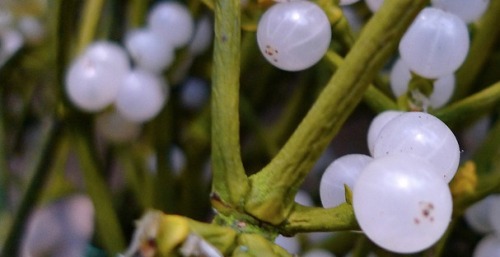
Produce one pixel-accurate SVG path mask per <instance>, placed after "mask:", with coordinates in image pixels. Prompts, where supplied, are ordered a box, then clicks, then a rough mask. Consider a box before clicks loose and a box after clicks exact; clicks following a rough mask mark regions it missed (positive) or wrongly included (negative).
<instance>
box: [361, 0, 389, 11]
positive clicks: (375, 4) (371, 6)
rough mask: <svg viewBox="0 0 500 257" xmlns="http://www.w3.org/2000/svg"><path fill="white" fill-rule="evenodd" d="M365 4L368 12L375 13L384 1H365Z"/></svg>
mask: <svg viewBox="0 0 500 257" xmlns="http://www.w3.org/2000/svg"><path fill="white" fill-rule="evenodd" d="M365 3H366V5H367V6H368V9H370V11H372V12H376V11H378V9H379V8H380V6H382V4H383V3H384V0H365Z"/></svg>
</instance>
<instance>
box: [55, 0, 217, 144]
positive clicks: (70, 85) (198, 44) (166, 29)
mask: <svg viewBox="0 0 500 257" xmlns="http://www.w3.org/2000/svg"><path fill="white" fill-rule="evenodd" d="M211 38H212V30H211V20H210V18H209V17H208V16H203V17H202V18H200V20H199V22H198V23H197V24H196V26H195V24H194V21H193V18H192V16H191V14H190V12H189V10H188V9H187V8H186V7H185V6H184V5H182V4H180V3H177V2H161V3H158V4H156V5H155V6H154V7H153V9H152V10H151V11H150V12H149V15H148V19H147V26H146V27H143V28H139V29H136V30H133V31H130V32H129V33H127V35H126V36H125V39H124V46H125V47H122V46H120V45H119V44H117V43H113V42H109V41H97V42H94V43H92V44H90V45H89V46H88V47H87V48H86V49H85V51H84V52H83V53H82V54H81V55H80V56H78V57H77V58H76V59H75V60H74V61H73V62H72V64H71V66H70V68H69V70H68V72H67V74H66V84H65V89H66V93H67V95H68V97H69V100H70V101H71V102H72V103H73V104H74V105H75V106H77V107H78V108H79V109H81V110H83V111H86V112H100V111H102V110H104V109H106V108H108V106H110V105H112V104H113V105H114V107H115V108H114V109H115V110H113V111H112V112H109V113H104V114H102V115H101V117H99V118H98V119H97V120H96V122H97V129H99V131H100V132H101V134H103V135H104V136H105V137H106V138H108V139H110V140H111V141H124V140H126V139H128V138H133V137H134V135H137V134H138V132H139V125H140V123H142V122H146V121H149V120H151V119H153V118H154V117H155V116H156V115H157V114H158V113H159V112H160V111H161V110H162V108H163V106H164V105H165V103H166V101H167V100H168V98H169V91H170V90H169V85H168V82H167V81H166V80H165V79H164V77H163V76H162V73H163V72H164V71H165V70H166V69H168V68H169V67H170V66H171V64H172V63H173V61H174V59H175V51H176V49H179V48H183V47H187V50H188V52H189V54H190V55H191V56H196V55H199V54H201V53H203V52H204V51H205V50H206V49H207V48H208V46H209V45H210V43H211ZM129 56H130V58H131V59H132V61H133V66H131V63H130V60H129ZM189 90H191V92H192V91H193V90H194V91H195V93H196V92H198V91H200V89H199V86H196V85H195V86H194V87H193V86H191V89H189ZM203 94H204V92H202V93H201V95H203ZM184 95H185V94H184ZM205 95H206V94H205ZM183 98H185V99H183V101H187V102H189V103H188V105H191V107H192V108H193V106H195V105H196V104H197V103H199V102H200V101H202V100H203V99H202V100H200V99H193V97H189V96H184V97H183ZM197 98H203V96H197ZM117 128H120V129H117ZM116 131H121V132H119V133H117V132H116Z"/></svg>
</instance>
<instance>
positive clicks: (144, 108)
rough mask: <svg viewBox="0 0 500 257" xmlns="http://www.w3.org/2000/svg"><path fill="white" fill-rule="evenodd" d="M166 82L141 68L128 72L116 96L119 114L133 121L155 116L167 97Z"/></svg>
mask: <svg viewBox="0 0 500 257" xmlns="http://www.w3.org/2000/svg"><path fill="white" fill-rule="evenodd" d="M167 92H168V91H167V89H166V82H165V81H163V80H162V78H161V77H159V76H157V75H155V74H153V73H150V72H147V71H143V70H135V71H132V72H130V73H129V74H128V75H127V77H126V78H125V80H124V82H123V85H122V86H121V88H120V91H119V92H118V96H117V97H116V103H115V104H116V108H117V110H118V112H120V114H121V115H122V116H123V117H124V118H126V119H128V120H130V121H133V122H144V121H148V120H150V119H152V118H153V117H155V116H156V115H157V114H158V113H159V112H160V110H161V109H162V108H163V106H164V104H165V101H166V99H167V97H168V94H167Z"/></svg>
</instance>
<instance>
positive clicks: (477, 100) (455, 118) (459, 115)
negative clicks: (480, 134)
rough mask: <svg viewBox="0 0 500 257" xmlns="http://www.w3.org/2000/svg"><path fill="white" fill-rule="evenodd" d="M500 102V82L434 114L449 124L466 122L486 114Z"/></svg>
mask: <svg viewBox="0 0 500 257" xmlns="http://www.w3.org/2000/svg"><path fill="white" fill-rule="evenodd" d="M498 103H500V82H497V83H495V84H493V85H491V86H489V87H488V88H486V89H484V90H482V91H480V92H478V93H476V94H473V95H471V96H469V97H467V98H464V99H462V100H460V101H458V102H455V103H454V104H452V105H449V106H447V107H445V108H443V109H439V110H437V111H435V112H434V113H433V114H434V115H435V116H436V117H438V118H439V119H441V120H442V121H443V122H444V123H446V124H449V125H456V124H465V123H466V122H470V120H467V119H468V118H469V119H470V118H471V117H472V118H473V117H479V116H480V115H481V114H486V112H488V111H490V110H491V109H492V108H494V107H495V105H497V104H498Z"/></svg>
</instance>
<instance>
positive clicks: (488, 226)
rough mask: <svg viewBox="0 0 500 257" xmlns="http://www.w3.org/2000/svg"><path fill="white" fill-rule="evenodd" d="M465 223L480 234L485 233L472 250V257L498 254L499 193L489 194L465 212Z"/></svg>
mask: <svg viewBox="0 0 500 257" xmlns="http://www.w3.org/2000/svg"><path fill="white" fill-rule="evenodd" d="M464 217H465V220H466V221H467V223H468V224H469V225H470V226H471V227H472V229H474V230H475V231H476V232H478V233H480V234H486V236H485V237H483V238H482V239H481V241H479V243H478V245H477V246H476V248H475V250H474V254H473V256H474V257H496V256H500V236H499V234H500V195H498V194H495V195H490V196H487V197H486V198H484V199H483V200H481V201H479V202H477V203H475V204H473V205H472V206H470V207H469V208H468V209H467V210H466V212H465V215H464Z"/></svg>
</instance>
